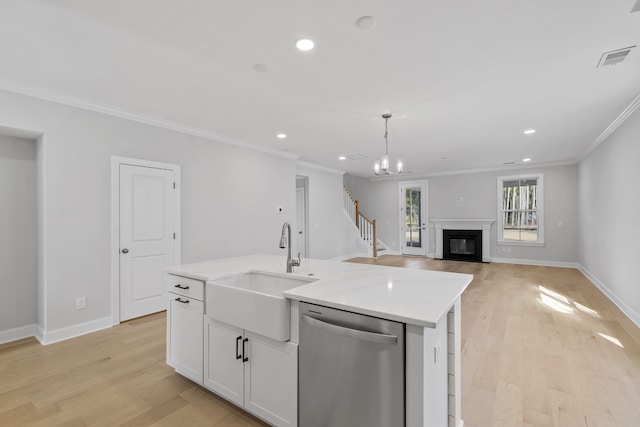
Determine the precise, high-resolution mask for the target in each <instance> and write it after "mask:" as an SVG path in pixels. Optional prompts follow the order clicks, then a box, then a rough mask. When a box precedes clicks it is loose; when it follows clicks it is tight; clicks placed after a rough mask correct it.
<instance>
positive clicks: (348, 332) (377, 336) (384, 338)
mask: <svg viewBox="0 0 640 427" xmlns="http://www.w3.org/2000/svg"><path fill="white" fill-rule="evenodd" d="M302 321H303V322H305V323H307V324H309V325H312V326H316V327H318V328H320V329H324V330H325V331H329V332H333V333H334V334H338V335H342V336H345V337H350V338H355V339H359V340H363V341H370V342H374V343H377V344H396V343H397V342H398V336H397V335H389V334H381V333H377V332H368V331H362V330H360V329H353V328H347V327H345V326H339V325H335V324H333V323H329V322H326V321H324V320H320V319H316V318H315V317H311V316H309V315H308V314H303V315H302Z"/></svg>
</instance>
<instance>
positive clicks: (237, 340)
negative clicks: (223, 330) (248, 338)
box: [236, 335, 242, 360]
mask: <svg viewBox="0 0 640 427" xmlns="http://www.w3.org/2000/svg"><path fill="white" fill-rule="evenodd" d="M241 339H242V335H239V336H238V338H236V360H238V359H242V356H241V355H240V349H239V348H238V345H239V344H240V340H241Z"/></svg>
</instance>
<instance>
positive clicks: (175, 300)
mask: <svg viewBox="0 0 640 427" xmlns="http://www.w3.org/2000/svg"><path fill="white" fill-rule="evenodd" d="M168 295H169V303H168V305H167V307H168V310H167V364H168V365H169V366H172V367H173V368H174V369H175V370H176V371H177V372H178V373H180V374H182V375H184V376H185V377H187V378H189V379H191V380H193V381H195V382H197V383H198V384H202V339H203V336H202V319H203V316H204V305H203V303H202V301H198V300H195V299H191V298H187V297H184V296H180V295H176V294H172V293H169V294H168Z"/></svg>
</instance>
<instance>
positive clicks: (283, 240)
mask: <svg viewBox="0 0 640 427" xmlns="http://www.w3.org/2000/svg"><path fill="white" fill-rule="evenodd" d="M285 232H286V234H285ZM284 248H288V251H287V273H293V267H298V266H299V265H300V252H298V259H295V258H291V226H290V225H289V223H288V222H285V223H284V224H283V225H282V235H281V236H280V249H284Z"/></svg>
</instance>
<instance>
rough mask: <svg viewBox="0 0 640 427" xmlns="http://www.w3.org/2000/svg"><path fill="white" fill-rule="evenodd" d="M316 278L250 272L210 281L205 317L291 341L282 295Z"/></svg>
mask: <svg viewBox="0 0 640 427" xmlns="http://www.w3.org/2000/svg"><path fill="white" fill-rule="evenodd" d="M312 281H313V279H306V278H300V277H292V276H291V275H288V274H287V275H284V274H277V273H267V272H261V271H249V272H247V273H241V274H236V275H233V276H227V277H222V278H219V279H213V280H210V281H209V282H207V290H206V306H205V307H206V315H207V316H208V317H210V318H212V319H215V320H219V321H221V322H224V323H227V324H230V325H233V326H237V327H239V328H242V329H245V330H247V331H250V332H254V333H256V334H260V335H263V336H265V337H268V338H271V339H274V340H276V341H288V340H289V336H290V317H291V308H290V302H289V300H288V299H286V298H284V297H283V296H282V292H284V291H286V290H288V289H292V288H296V287H298V286H302V285H305V284H307V283H309V282H312Z"/></svg>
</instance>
